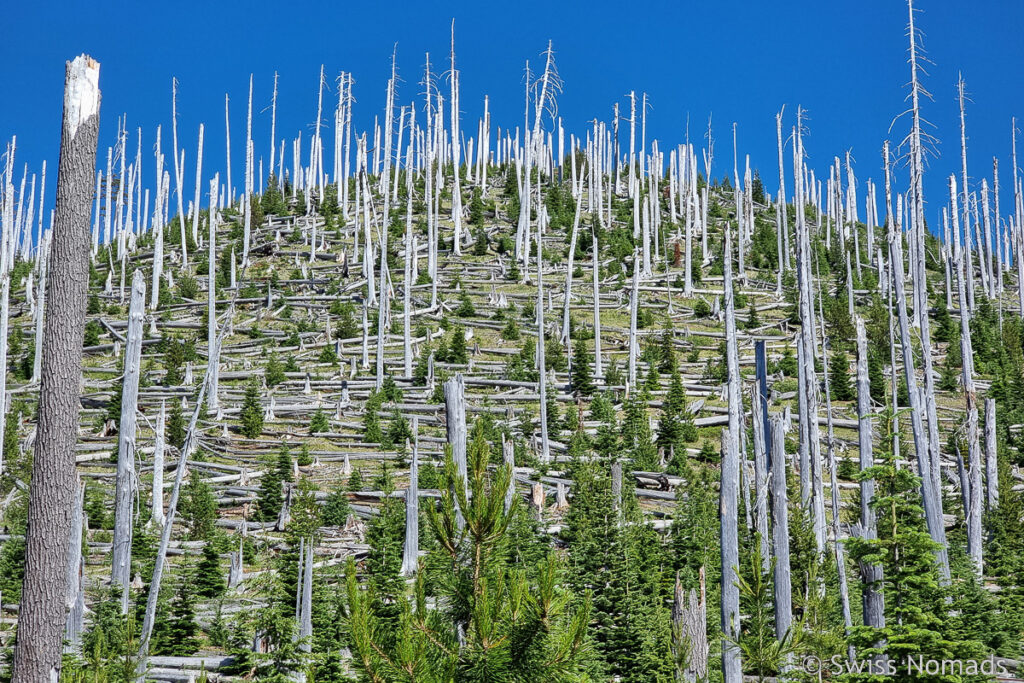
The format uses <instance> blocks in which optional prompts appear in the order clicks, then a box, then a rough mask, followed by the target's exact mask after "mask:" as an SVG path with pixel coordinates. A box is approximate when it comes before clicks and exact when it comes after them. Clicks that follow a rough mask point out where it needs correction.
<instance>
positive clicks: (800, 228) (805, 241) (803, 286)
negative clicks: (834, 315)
mask: <svg viewBox="0 0 1024 683" xmlns="http://www.w3.org/2000/svg"><path fill="white" fill-rule="evenodd" d="M800 121H801V114H800V113H798V115H797V127H796V131H795V135H794V136H793V137H794V149H793V157H794V164H793V165H794V167H795V170H794V175H795V176H796V177H797V181H796V201H795V207H794V211H795V213H796V239H797V270H798V281H799V284H800V320H801V324H800V338H799V341H800V349H801V353H800V354H799V355H798V360H799V369H800V372H799V375H800V385H801V387H802V389H801V393H802V395H803V397H804V398H803V401H802V402H801V405H800V431H801V446H800V466H801V471H800V481H801V498H802V499H803V502H804V504H805V505H806V504H808V503H810V505H811V509H812V520H813V525H814V542H815V547H816V548H817V551H818V552H819V553H823V552H825V501H824V490H823V488H824V487H823V483H822V478H821V442H820V440H819V437H818V380H817V374H816V373H815V370H814V359H815V341H814V338H815V332H814V283H813V282H812V278H811V273H812V270H811V241H810V235H809V230H808V226H807V222H806V218H805V211H804V208H805V207H804V194H803V183H802V182H801V181H800V178H802V177H803V155H804V150H803V139H802V135H801V131H800ZM805 463H806V466H805ZM805 470H807V471H805ZM808 480H809V481H808ZM808 484H809V485H808Z"/></svg>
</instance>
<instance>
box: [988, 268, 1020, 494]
mask: <svg viewBox="0 0 1024 683" xmlns="http://www.w3.org/2000/svg"><path fill="white" fill-rule="evenodd" d="M1018 258H1019V256H1018ZM996 452H997V451H996V400H995V399H994V398H986V399H985V490H986V497H987V499H988V502H987V507H988V511H989V512H995V511H996V509H997V508H998V507H999V467H998V461H997V460H996Z"/></svg>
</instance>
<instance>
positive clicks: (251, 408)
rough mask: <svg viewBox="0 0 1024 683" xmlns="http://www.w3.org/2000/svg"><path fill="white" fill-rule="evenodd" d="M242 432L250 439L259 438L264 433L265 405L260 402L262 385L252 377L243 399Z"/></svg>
mask: <svg viewBox="0 0 1024 683" xmlns="http://www.w3.org/2000/svg"><path fill="white" fill-rule="evenodd" d="M240 420H241V422H242V427H241V429H242V434H243V435H244V436H245V437H246V438H249V439H257V438H259V436H260V434H262V433H263V406H262V405H261V404H260V385H259V383H258V382H257V381H256V379H255V378H254V379H252V380H251V381H250V382H249V384H248V385H247V386H246V387H245V398H243V399H242V412H241V415H240Z"/></svg>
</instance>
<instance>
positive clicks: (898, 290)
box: [883, 141, 963, 583]
mask: <svg viewBox="0 0 1024 683" xmlns="http://www.w3.org/2000/svg"><path fill="white" fill-rule="evenodd" d="M883 157H884V163H885V194H886V206H887V207H888V208H887V216H886V224H887V225H888V226H889V238H888V239H889V264H890V269H889V270H890V273H891V277H892V290H893V298H894V299H895V300H896V305H897V310H898V312H899V324H900V343H901V345H902V351H903V374H904V377H905V378H906V381H907V394H908V395H909V399H910V422H911V425H912V427H913V432H914V452H915V454H916V456H917V467H918V474H920V476H921V499H922V502H923V504H924V512H925V521H926V522H927V525H928V534H929V535H930V536H931V538H932V540H933V541H935V542H936V543H937V544H939V547H938V548H937V549H936V551H935V555H936V558H937V560H938V563H939V574H940V578H941V579H942V581H943V583H948V582H949V576H950V574H949V558H948V555H947V552H946V528H945V526H944V524H943V520H942V500H941V498H940V497H939V496H938V492H937V491H936V489H935V487H934V485H933V480H932V477H931V465H930V463H929V459H930V458H929V450H928V433H927V432H926V431H925V426H924V416H923V414H922V413H923V412H924V411H923V407H922V406H921V394H920V392H919V391H918V388H917V375H916V373H915V372H914V348H913V344H912V341H911V337H910V321H909V319H908V317H907V302H906V295H905V294H904V287H903V237H902V235H900V233H899V232H898V231H897V228H896V222H895V220H894V217H893V215H892V201H891V199H892V194H891V189H890V188H891V184H890V175H889V173H890V170H889V143H888V141H886V143H885V148H884V150H883ZM922 286H923V285H922ZM960 305H961V306H963V303H962V302H961V304H960Z"/></svg>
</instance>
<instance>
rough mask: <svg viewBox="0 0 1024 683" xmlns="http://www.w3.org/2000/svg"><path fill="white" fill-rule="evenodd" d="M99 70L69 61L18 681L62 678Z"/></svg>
mask: <svg viewBox="0 0 1024 683" xmlns="http://www.w3.org/2000/svg"><path fill="white" fill-rule="evenodd" d="M99 69H100V65H99V63H98V62H96V61H94V60H93V59H92V58H90V57H88V56H86V55H81V56H79V57H76V58H75V60H74V61H73V62H69V63H68V64H67V65H66V70H65V81H64V122H63V130H62V133H61V150H60V164H59V167H58V177H57V205H56V217H55V220H54V230H53V247H52V253H51V277H50V284H49V286H50V288H51V291H50V292H49V293H48V294H49V296H48V299H49V300H50V312H49V315H48V316H47V320H46V327H45V330H44V333H43V344H44V347H45V348H44V350H43V369H42V381H41V387H40V392H39V427H38V437H37V439H36V451H35V457H34V459H33V462H32V487H31V490H30V494H29V506H28V526H27V530H26V534H25V577H24V580H23V582H22V593H21V596H22V599H21V608H20V611H19V614H18V640H17V643H16V645H15V649H14V671H13V679H12V680H13V681H14V683H39V682H40V681H56V680H57V679H58V678H59V676H60V666H61V639H62V636H63V632H64V625H65V619H64V616H65V615H64V598H65V596H66V595H67V576H66V574H67V572H66V569H67V567H66V562H67V550H68V542H69V540H70V536H71V519H72V513H71V510H72V507H73V506H74V503H75V494H76V490H75V442H76V441H77V437H78V411H79V407H80V406H79V391H80V381H81V380H80V378H81V372H82V334H83V331H84V328H85V304H86V295H87V292H88V286H89V210H90V205H91V199H92V197H91V194H92V181H93V174H94V173H95V172H96V140H97V135H98V133H99V104H100V92H99Z"/></svg>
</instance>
